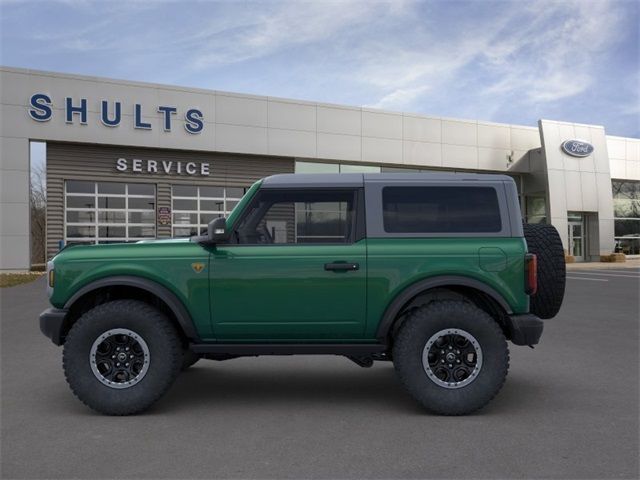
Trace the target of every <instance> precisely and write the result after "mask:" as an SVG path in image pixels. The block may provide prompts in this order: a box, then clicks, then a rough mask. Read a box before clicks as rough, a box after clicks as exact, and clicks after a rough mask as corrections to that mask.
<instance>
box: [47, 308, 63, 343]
mask: <svg viewBox="0 0 640 480" xmlns="http://www.w3.org/2000/svg"><path fill="white" fill-rule="evenodd" d="M66 316H67V311H66V310H60V309H57V308H47V309H46V310H45V311H44V312H42V313H41V314H40V331H41V332H42V333H43V334H44V336H45V337H47V338H50V339H51V341H52V342H53V343H55V344H56V345H62V343H63V342H64V337H65V335H64V333H65V328H64V327H65V318H66Z"/></svg>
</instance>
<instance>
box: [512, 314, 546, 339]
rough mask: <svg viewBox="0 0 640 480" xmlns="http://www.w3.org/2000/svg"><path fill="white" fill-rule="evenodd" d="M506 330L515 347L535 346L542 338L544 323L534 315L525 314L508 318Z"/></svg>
mask: <svg viewBox="0 0 640 480" xmlns="http://www.w3.org/2000/svg"><path fill="white" fill-rule="evenodd" d="M507 328H508V329H509V334H510V337H511V341H512V342H513V343H514V344H515V345H536V344H537V343H538V342H539V341H540V337H541V336H542V330H543V329H544V323H543V322H542V320H540V319H539V318H538V317H536V316H535V315H533V314H531V313H526V314H524V315H512V316H510V317H509V320H508V322H507Z"/></svg>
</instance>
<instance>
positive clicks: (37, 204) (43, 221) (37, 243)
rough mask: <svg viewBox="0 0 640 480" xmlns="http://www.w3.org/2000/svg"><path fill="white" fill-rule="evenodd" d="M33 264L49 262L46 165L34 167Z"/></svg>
mask: <svg viewBox="0 0 640 480" xmlns="http://www.w3.org/2000/svg"><path fill="white" fill-rule="evenodd" d="M29 203H30V205H29V209H30V214H31V264H32V265H37V264H43V263H46V261H47V218H46V213H47V186H46V169H45V167H44V165H42V164H39V165H32V168H31V190H30V202H29Z"/></svg>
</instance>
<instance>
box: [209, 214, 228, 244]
mask: <svg viewBox="0 0 640 480" xmlns="http://www.w3.org/2000/svg"><path fill="white" fill-rule="evenodd" d="M207 236H208V237H209V238H208V240H209V242H210V243H222V242H224V241H226V240H227V238H229V232H228V231H227V219H226V218H224V217H218V218H214V219H213V220H211V222H209V225H208V227H207Z"/></svg>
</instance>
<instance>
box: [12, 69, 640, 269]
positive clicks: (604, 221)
mask: <svg viewBox="0 0 640 480" xmlns="http://www.w3.org/2000/svg"><path fill="white" fill-rule="evenodd" d="M0 86H1V88H0V90H1V99H0V100H1V105H0V142H1V143H0V176H1V184H0V188H1V191H0V217H1V224H0V270H19V269H28V268H29V266H30V264H31V261H32V259H31V252H30V235H31V234H30V207H29V201H30V200H29V198H30V168H31V167H30V146H31V143H32V142H45V143H46V152H47V154H46V180H47V214H46V217H47V233H46V237H47V238H46V241H47V255H48V256H52V255H54V254H55V252H56V251H57V250H58V249H59V248H60V247H61V246H62V245H66V244H70V243H103V242H119V241H136V240H140V239H148V238H166V237H171V236H186V235H190V234H193V233H195V232H197V231H199V230H200V229H201V228H203V226H204V225H206V223H208V221H210V220H211V219H212V218H215V217H216V216H219V215H226V214H228V212H229V211H230V210H231V209H232V208H233V206H234V205H235V204H236V202H237V201H238V199H239V198H240V197H241V196H242V194H243V193H244V191H245V190H246V189H247V188H248V187H249V186H250V185H251V183H253V182H254V181H255V180H257V179H258V178H262V177H264V176H267V175H272V174H275V173H291V172H354V171H366V172H376V171H382V172H392V171H403V172H408V171H416V172H417V171H432V170H433V171H465V172H469V171H471V172H480V173H482V172H499V173H505V174H508V175H511V176H512V177H513V178H514V179H515V180H516V183H517V185H518V188H519V191H520V194H521V207H522V211H523V215H524V216H525V218H526V220H527V221H529V222H548V223H551V224H553V225H555V226H556V227H557V229H558V230H559V232H560V235H561V237H562V241H563V244H564V247H565V250H566V251H567V253H568V254H570V255H573V256H574V257H576V259H577V260H579V261H580V260H586V261H589V260H592V261H593V260H598V259H599V257H600V255H605V254H609V253H612V252H613V251H614V249H616V248H617V249H619V250H622V251H624V252H625V253H627V254H629V255H636V254H640V139H636V138H622V137H614V136H607V135H606V132H605V129H604V127H602V126H597V125H582V124H574V123H567V122H559V121H550V120H540V121H539V122H538V126H537V127H535V126H520V125H504V124H496V123H490V122H483V121H475V120H458V119H448V118H439V117H427V116H421V115H414V114H409V113H398V112H389V111H381V110H375V109H369V108H360V107H349V106H342V105H331V104H323V103H317V102H306V101H298V100H289V99H282V98H272V97H260V96H253V95H242V94H236V93H228V92H219V91H210V90H201V89H192V88H181V87H175V86H167V85H156V84H147V83H138V82H127V81H120V80H111V79H105V78H95V77H86V76H79V75H66V74H59V73H50V72H40V71H32V70H24V69H17V68H8V67H1V68H0ZM563 145H564V146H563Z"/></svg>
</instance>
